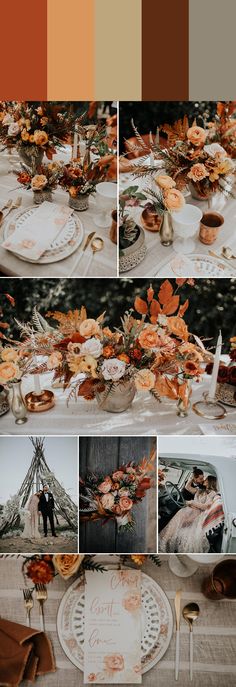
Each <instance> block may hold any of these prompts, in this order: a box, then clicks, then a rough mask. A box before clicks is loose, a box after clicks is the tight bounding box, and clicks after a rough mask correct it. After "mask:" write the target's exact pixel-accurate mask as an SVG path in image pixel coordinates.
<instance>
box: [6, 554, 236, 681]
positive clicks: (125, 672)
mask: <svg viewBox="0 0 236 687" xmlns="http://www.w3.org/2000/svg"><path fill="white" fill-rule="evenodd" d="M178 558H179V559H181V560H182V562H183V566H184V564H185V561H186V564H187V559H188V556H184V555H182V556H179V557H178ZM208 558H209V557H208ZM170 563H171V556H166V555H159V556H156V555H150V556H148V555H138V554H135V555H127V556H124V555H121V556H116V555H114V556H113V555H107V556H102V555H100V556H94V555H90V556H87V555H86V556H83V555H81V554H77V555H65V554H61V555H60V554H55V555H54V556H38V555H35V556H32V555H28V556H25V557H22V556H19V555H18V556H14V555H6V556H4V557H3V556H1V570H0V597H1V618H0V632H1V639H2V640H3V644H2V642H1V646H4V648H5V647H7V649H8V652H7V656H8V660H7V669H8V683H7V684H9V685H18V684H21V683H22V684H25V682H24V679H23V678H24V667H25V666H24V656H25V654H26V650H28V647H29V643H30V651H31V652H32V654H33V655H36V656H38V657H39V661H40V662H41V670H38V671H36V670H35V671H33V668H32V665H31V662H30V665H29V666H28V664H27V667H26V669H25V677H27V675H26V673H27V670H28V671H30V672H31V673H32V674H33V678H32V681H34V680H35V679H36V682H37V675H38V674H40V673H41V674H46V673H48V674H47V678H46V679H47V685H48V686H49V687H50V686H52V687H53V686H54V685H57V687H61V686H62V685H63V684H64V681H65V680H67V682H68V681H69V683H70V685H71V687H73V686H74V685H78V684H79V685H82V684H84V683H85V684H91V683H94V684H101V683H103V684H104V683H105V684H111V683H112V684H121V683H122V684H137V683H139V684H140V683H142V682H143V683H144V684H149V685H154V684H156V681H157V680H158V683H159V684H160V685H165V684H167V682H168V685H174V684H176V682H177V681H179V682H181V684H182V685H188V684H189V683H190V682H192V683H193V684H195V685H197V684H201V685H202V687H205V686H209V685H210V686H211V685H214V686H215V685H221V684H222V677H223V678H227V684H228V685H229V687H231V685H232V686H233V685H234V684H235V675H236V663H235V641H236V640H235V614H236V591H235V579H236V578H235V575H236V559H235V556H231V558H230V559H226V558H225V559H224V560H222V561H221V563H217V564H215V562H214V561H212V562H210V561H209V560H208V561H207V562H205V563H203V564H202V565H201V564H200V565H199V567H198V569H197V570H196V569H195V572H194V573H193V572H192V573H191V574H190V575H189V576H188V577H184V576H183V577H182V578H181V577H180V576H179V575H177V576H176V574H175V573H174V572H173V571H172V570H171V567H170ZM22 575H23V576H22ZM39 580H40V582H39ZM38 585H40V590H41V591H42V593H43V599H44V600H43V618H44V626H42V613H41V606H40V603H39V601H40V598H39V597H38V596H37V589H38ZM42 627H44V629H42ZM32 628H33V629H32ZM36 637H37V640H36V639H34V638H36ZM22 638H23V642H22V641H21V640H22ZM20 642H21V646H22V651H20V652H18V653H17V655H16V646H17V644H18V646H19V644H20ZM49 656H50V660H49ZM34 660H35V658H34ZM0 666H1V667H2V666H3V658H2V653H0ZM51 671H54V672H51ZM0 674H1V676H2V673H1V672H0ZM22 681H23V682H22ZM39 682H40V680H39ZM0 684H2V685H4V684H5V682H4V681H3V680H1V679H0ZM45 684H46V683H45Z"/></svg>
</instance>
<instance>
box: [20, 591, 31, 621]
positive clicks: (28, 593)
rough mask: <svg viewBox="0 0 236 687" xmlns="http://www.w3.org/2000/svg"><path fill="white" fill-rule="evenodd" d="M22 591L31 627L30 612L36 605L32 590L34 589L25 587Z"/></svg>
mask: <svg viewBox="0 0 236 687" xmlns="http://www.w3.org/2000/svg"><path fill="white" fill-rule="evenodd" d="M22 591H23V597H24V604H25V609H26V613H27V620H26V623H27V626H28V627H31V622H30V613H31V610H32V608H33V605H34V602H33V597H32V591H33V590H32V589H28V588H27V587H25V589H23V590H22Z"/></svg>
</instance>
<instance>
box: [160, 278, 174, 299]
mask: <svg viewBox="0 0 236 687" xmlns="http://www.w3.org/2000/svg"><path fill="white" fill-rule="evenodd" d="M172 295H173V287H172V286H171V283H170V281H169V279H166V280H165V281H163V283H162V285H161V288H160V291H159V293H158V298H159V301H160V303H161V304H162V305H166V303H168V302H169V301H170V299H171V297H172Z"/></svg>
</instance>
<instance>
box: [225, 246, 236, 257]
mask: <svg viewBox="0 0 236 687" xmlns="http://www.w3.org/2000/svg"><path fill="white" fill-rule="evenodd" d="M222 255H223V256H224V258H226V260H232V259H234V260H235V259H236V255H234V254H233V251H232V250H231V248H229V246H223V248H222Z"/></svg>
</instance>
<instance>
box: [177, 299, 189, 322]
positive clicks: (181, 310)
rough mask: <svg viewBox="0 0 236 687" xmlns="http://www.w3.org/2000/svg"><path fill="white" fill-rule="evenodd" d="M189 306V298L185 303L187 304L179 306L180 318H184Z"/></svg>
mask: <svg viewBox="0 0 236 687" xmlns="http://www.w3.org/2000/svg"><path fill="white" fill-rule="evenodd" d="M188 306H189V300H188V298H187V300H186V301H185V303H183V305H180V306H179V312H178V316H179V317H183V316H184V313H185V312H186V310H188Z"/></svg>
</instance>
